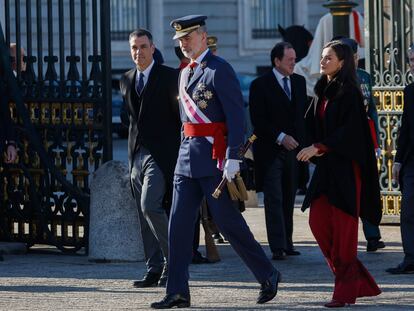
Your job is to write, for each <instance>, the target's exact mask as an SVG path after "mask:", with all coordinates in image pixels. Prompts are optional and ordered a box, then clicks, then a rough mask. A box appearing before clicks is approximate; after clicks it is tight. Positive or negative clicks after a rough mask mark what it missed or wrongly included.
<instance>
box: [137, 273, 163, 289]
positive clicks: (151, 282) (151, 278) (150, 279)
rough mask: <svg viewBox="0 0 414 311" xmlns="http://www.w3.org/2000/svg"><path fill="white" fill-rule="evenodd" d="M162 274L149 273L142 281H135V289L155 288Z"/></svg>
mask: <svg viewBox="0 0 414 311" xmlns="http://www.w3.org/2000/svg"><path fill="white" fill-rule="evenodd" d="M160 276H161V273H154V272H147V274H145V276H144V278H143V279H142V280H138V281H134V287H137V288H144V287H154V286H157V285H158V281H159V279H160Z"/></svg>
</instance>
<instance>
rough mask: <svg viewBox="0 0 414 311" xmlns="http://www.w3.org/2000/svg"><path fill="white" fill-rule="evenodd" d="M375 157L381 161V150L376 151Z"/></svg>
mask: <svg viewBox="0 0 414 311" xmlns="http://www.w3.org/2000/svg"><path fill="white" fill-rule="evenodd" d="M375 157H376V158H377V159H379V158H380V157H381V148H377V149H375Z"/></svg>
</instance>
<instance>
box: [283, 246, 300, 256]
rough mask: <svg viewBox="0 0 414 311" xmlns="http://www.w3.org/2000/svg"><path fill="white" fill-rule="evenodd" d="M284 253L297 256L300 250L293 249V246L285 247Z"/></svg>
mask: <svg viewBox="0 0 414 311" xmlns="http://www.w3.org/2000/svg"><path fill="white" fill-rule="evenodd" d="M285 254H286V256H299V255H300V252H299V251H297V250H295V249H294V248H293V249H285Z"/></svg>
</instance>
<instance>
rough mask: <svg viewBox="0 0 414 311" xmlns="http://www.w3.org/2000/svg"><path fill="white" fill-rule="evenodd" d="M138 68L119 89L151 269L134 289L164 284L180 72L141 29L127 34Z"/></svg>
mask: <svg viewBox="0 0 414 311" xmlns="http://www.w3.org/2000/svg"><path fill="white" fill-rule="evenodd" d="M129 44H130V50H131V57H132V60H133V61H134V63H135V64H136V67H135V68H133V69H131V70H129V71H128V72H126V73H125V74H124V75H123V76H122V78H121V81H120V89H121V93H122V96H123V99H124V101H125V106H126V111H127V113H128V117H129V135H128V160H129V168H130V172H131V186H132V191H133V195H134V197H135V201H136V204H137V207H138V214H139V216H140V222H141V234H142V240H143V244H144V253H145V259H146V264H147V273H146V275H145V276H144V278H143V279H142V280H139V281H135V282H134V286H135V287H151V286H156V285H157V284H158V285H159V286H165V284H166V281H167V258H168V216H167V211H166V210H165V208H164V206H163V202H164V200H165V199H166V198H167V197H168V193H169V192H170V191H171V187H172V177H173V171H174V166H175V163H176V160H177V154H178V146H179V143H180V127H181V122H180V118H179V111H178V102H177V94H178V92H177V72H176V70H174V69H173V68H169V67H166V66H163V65H160V64H158V63H155V62H154V59H153V53H154V49H155V47H154V43H153V41H152V35H151V33H150V32H148V31H147V30H145V29H138V30H136V31H134V32H132V33H131V34H130V36H129Z"/></svg>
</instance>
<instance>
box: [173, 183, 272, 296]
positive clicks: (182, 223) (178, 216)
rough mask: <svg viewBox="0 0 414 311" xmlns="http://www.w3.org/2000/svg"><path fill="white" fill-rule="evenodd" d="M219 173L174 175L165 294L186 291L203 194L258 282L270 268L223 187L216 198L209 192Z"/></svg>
mask: <svg viewBox="0 0 414 311" xmlns="http://www.w3.org/2000/svg"><path fill="white" fill-rule="evenodd" d="M220 181H221V176H220V175H217V176H210V177H202V178H190V177H186V176H182V175H175V176H174V192H173V202H172V209H171V214H170V222H169V248H168V251H169V270H168V283H167V294H189V286H188V279H189V274H188V266H189V264H190V261H191V256H192V242H193V237H194V225H195V221H196V219H197V213H199V210H200V204H201V200H202V198H203V196H205V197H206V198H207V203H208V206H209V208H210V212H211V214H212V217H213V219H214V221H215V222H216V224H217V226H218V227H219V229H220V232H222V233H223V235H224V236H225V238H226V239H227V240H228V241H229V242H230V244H231V246H232V247H233V248H234V250H235V251H236V252H237V253H238V255H239V256H240V257H241V258H242V260H243V261H244V262H245V264H246V265H247V267H248V268H249V269H250V270H251V271H252V272H253V274H254V276H255V278H256V280H257V281H258V282H259V283H263V282H264V281H266V280H267V279H268V278H269V276H270V275H271V273H272V272H273V271H274V268H273V265H272V263H271V262H270V260H269V259H268V258H267V257H266V254H265V253H264V251H263V249H262V247H261V246H260V244H259V243H258V242H257V241H256V240H255V238H254V236H253V234H252V233H251V231H250V229H249V227H248V225H247V223H246V221H245V220H244V218H243V216H242V215H241V213H240V212H239V210H238V209H237V208H236V207H235V206H234V204H232V202H231V199H230V197H229V195H228V192H227V190H226V191H223V192H222V194H221V196H220V197H219V199H215V198H213V197H212V196H211V194H212V193H213V192H214V190H215V188H216V187H217V185H218V184H219V183H220Z"/></svg>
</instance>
